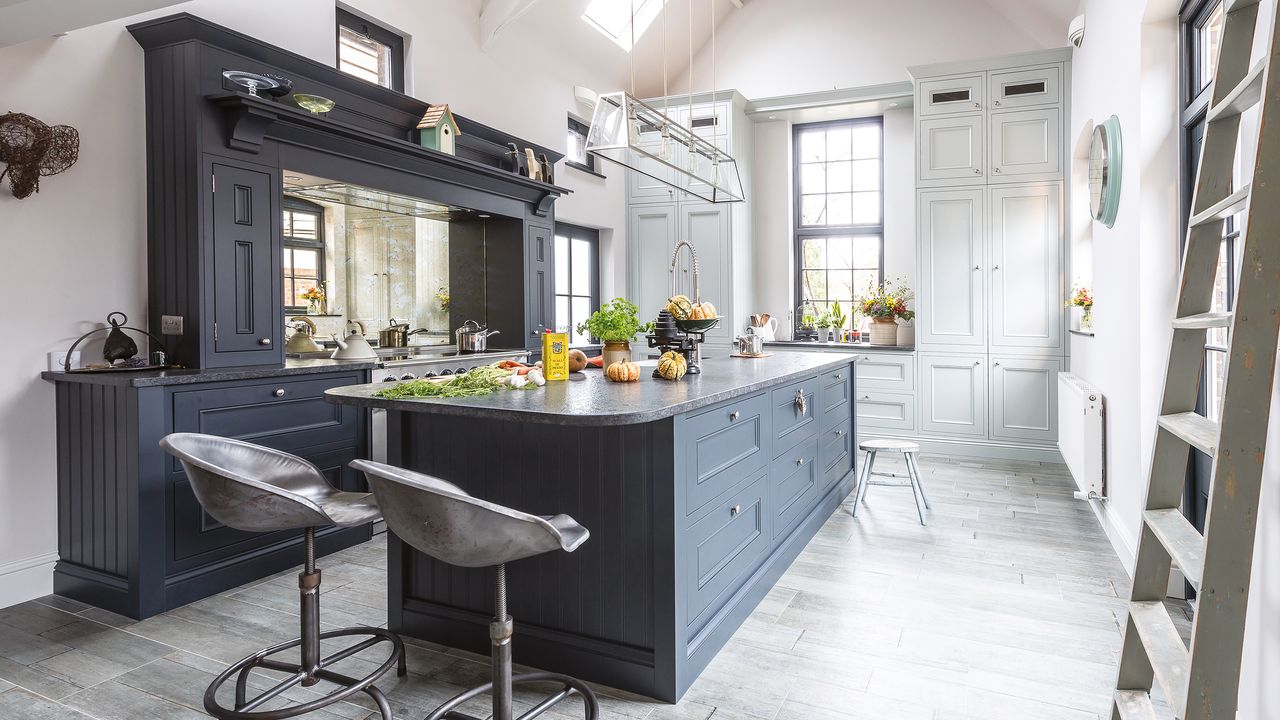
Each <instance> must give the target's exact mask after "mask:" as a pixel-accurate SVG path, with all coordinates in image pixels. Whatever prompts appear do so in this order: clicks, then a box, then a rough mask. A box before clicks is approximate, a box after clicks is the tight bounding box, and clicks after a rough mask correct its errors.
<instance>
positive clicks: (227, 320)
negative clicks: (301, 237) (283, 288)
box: [213, 164, 283, 356]
mask: <svg viewBox="0 0 1280 720" xmlns="http://www.w3.org/2000/svg"><path fill="white" fill-rule="evenodd" d="M213 177H214V186H215V191H214V193H213V277H214V287H213V322H214V323H215V328H216V330H215V333H214V352H217V353H228V352H235V353H244V352H251V353H262V354H263V355H264V356H266V355H271V356H274V355H276V354H278V351H277V345H278V343H277V342H276V338H277V335H279V334H281V331H280V330H279V329H278V328H277V327H276V326H278V325H279V326H283V325H282V323H281V322H280V318H281V317H282V306H281V304H280V303H281V302H282V300H281V299H280V298H279V297H277V295H278V294H279V288H280V279H279V277H280V263H281V259H280V257H279V250H278V243H276V242H274V237H275V236H276V232H275V228H276V227H277V226H278V224H279V222H280V217H279V215H280V210H279V204H278V203H277V202H276V197H275V193H273V192H272V185H273V183H272V181H271V175H270V174H268V173H265V172H258V171H255V170H246V169H244V168H239V167H233V166H230V165H219V164H215V165H214V166H213Z"/></svg>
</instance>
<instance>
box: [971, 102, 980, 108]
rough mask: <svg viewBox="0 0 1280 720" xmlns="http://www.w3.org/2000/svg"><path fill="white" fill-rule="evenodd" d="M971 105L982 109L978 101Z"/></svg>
mask: <svg viewBox="0 0 1280 720" xmlns="http://www.w3.org/2000/svg"><path fill="white" fill-rule="evenodd" d="M973 106H974V107H975V108H977V109H978V110H981V109H982V103H980V102H976V103H974V104H973Z"/></svg>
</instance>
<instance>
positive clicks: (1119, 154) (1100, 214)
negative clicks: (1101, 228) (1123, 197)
mask: <svg viewBox="0 0 1280 720" xmlns="http://www.w3.org/2000/svg"><path fill="white" fill-rule="evenodd" d="M1123 155H1124V151H1123V149H1122V147H1121V141H1120V118H1117V117H1116V116H1115V115H1112V116H1111V117H1109V118H1107V119H1106V121H1105V122H1103V123H1102V124H1101V125H1098V126H1096V127H1094V128H1093V141H1092V143H1091V144H1090V147H1089V211H1090V213H1091V214H1092V215H1093V218H1094V219H1095V220H1098V221H1099V222H1101V223H1102V224H1104V225H1106V226H1107V227H1114V226H1115V224H1116V213H1117V212H1119V210H1120V176H1121V172H1122V169H1123V165H1124V158H1123Z"/></svg>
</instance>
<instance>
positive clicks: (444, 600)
mask: <svg viewBox="0 0 1280 720" xmlns="http://www.w3.org/2000/svg"><path fill="white" fill-rule="evenodd" d="M854 359H855V358H854V357H851V356H847V355H842V356H840V357H832V356H830V355H823V354H817V353H798V352H777V353H774V354H773V355H772V356H770V357H766V358H758V359H738V358H717V359H710V360H704V361H703V364H702V370H703V372H702V374H700V375H692V376H687V377H685V378H684V379H683V380H681V381H679V382H668V381H665V380H659V379H655V378H652V377H650V375H649V371H648V369H647V368H642V377H641V380H640V382H638V383H629V384H616V383H609V382H607V381H606V380H605V379H604V378H603V377H602V374H601V373H600V372H599V371H596V370H590V371H588V372H587V373H581V374H575V376H574V378H575V379H573V380H569V381H564V382H556V383H548V384H547V386H546V387H544V388H541V389H539V390H535V391H501V392H498V393H494V394H491V395H487V396H482V397H476V398H453V399H410V400H386V399H381V398H377V397H374V393H375V392H376V391H377V390H378V389H379V386H377V385H361V386H354V387H347V388H336V389H332V390H329V391H327V393H326V397H327V399H328V400H330V401H331V402H336V403H340V404H349V405H357V406H361V407H367V408H375V409H385V410H387V411H388V418H387V434H388V454H389V458H388V459H389V462H391V463H392V464H395V465H399V466H402V467H406V468H409V469H412V470H416V471H419V472H424V473H428V474H431V475H435V476H437V477H440V478H443V479H446V480H448V481H450V482H452V483H455V484H457V485H459V486H461V487H462V488H463V489H465V490H466V491H467V492H469V493H472V494H474V495H476V496H479V497H482V498H485V499H488V500H492V501H494V502H497V503H500V504H502V505H508V506H511V507H515V508H518V509H521V510H524V511H526V512H531V513H537V514H545V515H552V514H556V513H566V514H569V515H571V516H573V517H574V518H575V519H577V520H578V521H579V522H581V523H582V524H583V525H585V526H586V527H587V528H588V529H589V530H590V531H591V538H590V540H588V541H587V543H586V544H585V545H583V546H582V548H580V549H579V550H578V551H577V552H574V553H572V554H567V553H553V554H548V555H544V556H540V557H537V558H532V559H529V560H525V561H521V562H518V563H515V564H514V565H512V566H511V567H510V568H508V583H509V587H510V594H511V599H510V611H511V614H512V616H513V617H514V618H515V622H516V627H517V631H516V639H515V643H514V652H515V658H516V661H517V662H520V663H523V664H526V665H531V666H534V667H538V668H542V669H546V670H552V671H556V672H563V673H568V674H571V675H576V676H578V677H581V678H583V679H586V680H591V681H595V682H599V683H603V684H605V685H610V686H613V687H617V688H621V689H624V690H630V691H633V692H638V693H642V694H645V695H649V696H652V697H655V698H658V699H661V700H666V701H669V702H674V701H676V700H678V699H679V698H680V697H681V695H683V694H684V692H685V691H686V690H687V689H688V688H689V686H690V685H691V684H692V683H693V681H694V680H695V679H696V678H697V677H698V674H699V673H700V672H701V671H702V669H703V668H704V667H706V665H707V663H708V662H710V661H711V659H712V658H713V657H714V656H715V654H716V653H717V652H718V651H719V650H720V648H721V647H723V646H724V644H725V643H726V642H727V641H728V640H729V638H730V637H731V636H732V635H733V633H734V631H735V630H737V628H738V626H739V625H740V624H741V623H742V621H743V620H744V619H745V618H746V617H747V616H748V615H749V614H750V613H751V611H752V610H753V609H754V608H755V606H756V605H757V604H758V603H759V602H760V600H761V599H762V598H763V597H764V596H765V595H766V594H767V593H768V592H769V589H770V588H772V587H773V584H774V583H775V582H777V580H778V578H779V577H780V576H781V575H782V573H783V572H784V571H785V570H786V569H787V567H788V566H789V565H790V563H791V562H792V561H793V560H794V559H795V557H796V556H797V555H798V554H799V553H800V551H801V550H802V549H803V548H804V546H805V545H806V544H807V543H808V542H809V540H810V538H812V537H813V535H814V534H815V533H816V532H817V531H818V529H819V528H820V527H821V526H822V524H823V523H824V522H825V521H826V519H827V518H828V517H830V515H831V513H832V512H833V511H834V510H835V509H836V508H837V507H838V506H839V504H840V502H841V500H843V499H844V497H845V496H846V495H848V493H849V492H850V491H851V490H852V488H853V485H854V473H853V467H854V448H855V445H854V436H855V432H854V414H853V413H852V404H853V403H852V398H853V393H854V372H853V362H854ZM383 387H385V386H383ZM388 546H389V553H390V562H389V567H388V573H389V583H390V592H389V598H388V603H389V608H388V611H389V622H390V626H391V629H393V630H395V631H397V632H401V633H403V634H405V635H409V636H413V637H418V638H422V639H425V640H430V641H432V642H437V643H442V644H445V645H450V646H454V647H459V648H463V649H467V650H472V651H475V652H487V648H488V643H489V640H488V623H489V618H490V616H491V614H492V612H493V607H492V598H491V585H490V583H491V578H490V577H489V576H488V574H487V573H486V572H485V571H479V570H469V569H462V568H455V567H451V566H448V565H444V564H442V563H439V562H437V561H435V560H433V559H431V558H430V557H427V556H425V555H423V554H421V553H418V552H417V551H415V550H413V549H411V548H407V547H406V546H404V545H403V544H402V543H400V542H399V541H398V540H397V539H396V538H394V537H392V538H391V539H390V541H389V543H388Z"/></svg>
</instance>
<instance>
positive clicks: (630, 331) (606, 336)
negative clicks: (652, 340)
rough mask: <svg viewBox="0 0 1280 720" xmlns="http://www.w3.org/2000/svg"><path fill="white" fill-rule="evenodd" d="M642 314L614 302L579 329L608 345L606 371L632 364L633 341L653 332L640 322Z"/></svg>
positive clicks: (593, 315) (617, 301)
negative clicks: (618, 363) (637, 336)
mask: <svg viewBox="0 0 1280 720" xmlns="http://www.w3.org/2000/svg"><path fill="white" fill-rule="evenodd" d="M639 313H640V308H638V307H636V306H635V305H634V304H632V303H629V302H627V301H626V300H624V299H622V298H614V299H613V301H612V302H610V303H609V304H607V305H605V306H603V307H601V308H600V309H599V310H597V311H595V312H593V313H591V317H589V318H587V321H586V322H584V323H582V324H581V325H579V326H578V332H580V333H582V334H583V335H588V336H590V337H593V338H595V339H596V340H599V341H600V342H602V343H604V352H603V355H604V360H603V363H604V367H606V368H607V367H609V366H610V365H612V364H614V363H615V362H624V361H625V362H630V361H631V340H632V339H633V338H634V337H635V336H636V335H638V334H640V333H642V332H645V331H647V330H648V329H649V324H648V323H641V322H640V315H639Z"/></svg>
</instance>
